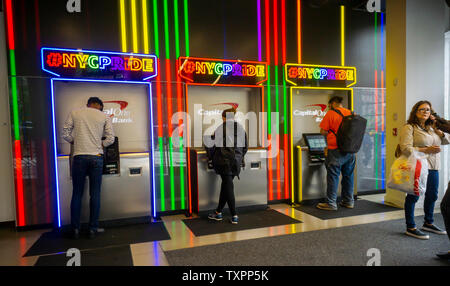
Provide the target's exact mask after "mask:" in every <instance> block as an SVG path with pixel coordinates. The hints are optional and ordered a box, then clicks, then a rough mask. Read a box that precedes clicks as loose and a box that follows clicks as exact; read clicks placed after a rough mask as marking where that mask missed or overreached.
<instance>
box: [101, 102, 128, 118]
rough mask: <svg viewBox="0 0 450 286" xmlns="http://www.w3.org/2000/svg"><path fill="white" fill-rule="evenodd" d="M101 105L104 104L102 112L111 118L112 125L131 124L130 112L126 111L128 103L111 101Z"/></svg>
mask: <svg viewBox="0 0 450 286" xmlns="http://www.w3.org/2000/svg"><path fill="white" fill-rule="evenodd" d="M103 103H104V104H105V108H104V110H103V112H104V113H105V114H107V115H109V116H110V117H111V119H112V123H113V124H118V123H123V124H129V123H133V119H132V118H131V112H130V111H128V110H126V108H127V107H128V102H126V101H120V100H113V101H104V102H103Z"/></svg>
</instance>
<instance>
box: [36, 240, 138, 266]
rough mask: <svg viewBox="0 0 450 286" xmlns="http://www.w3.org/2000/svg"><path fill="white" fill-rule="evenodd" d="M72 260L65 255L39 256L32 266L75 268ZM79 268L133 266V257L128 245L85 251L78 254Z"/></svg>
mask: <svg viewBox="0 0 450 286" xmlns="http://www.w3.org/2000/svg"><path fill="white" fill-rule="evenodd" d="M73 258H74V256H69V257H68V256H67V255H66V254H65V253H63V254H56V255H47V256H41V257H39V259H38V260H37V262H36V264H35V265H34V266H75V265H74V264H73V263H74V262H73ZM68 263H69V265H68ZM79 266H83V267H84V266H133V256H132V254H131V249H130V246H129V245H123V246H118V247H107V248H101V249H94V250H85V251H81V252H80V265H79Z"/></svg>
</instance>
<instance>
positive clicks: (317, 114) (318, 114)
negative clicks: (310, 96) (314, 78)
mask: <svg viewBox="0 0 450 286" xmlns="http://www.w3.org/2000/svg"><path fill="white" fill-rule="evenodd" d="M308 107H316V109H312V108H308ZM317 107H318V108H319V109H317ZM326 109H327V105H326V104H311V105H307V106H305V108H304V109H303V110H297V109H296V110H294V116H301V117H312V118H314V119H315V121H316V122H322V119H323V118H324V116H325V114H326V112H325V110H326Z"/></svg>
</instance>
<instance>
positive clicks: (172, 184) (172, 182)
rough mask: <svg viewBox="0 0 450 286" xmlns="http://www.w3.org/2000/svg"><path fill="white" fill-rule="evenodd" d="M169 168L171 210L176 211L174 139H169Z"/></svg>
mask: <svg viewBox="0 0 450 286" xmlns="http://www.w3.org/2000/svg"><path fill="white" fill-rule="evenodd" d="M169 166H170V199H171V205H170V206H171V208H172V210H175V175H174V172H173V142H172V137H169Z"/></svg>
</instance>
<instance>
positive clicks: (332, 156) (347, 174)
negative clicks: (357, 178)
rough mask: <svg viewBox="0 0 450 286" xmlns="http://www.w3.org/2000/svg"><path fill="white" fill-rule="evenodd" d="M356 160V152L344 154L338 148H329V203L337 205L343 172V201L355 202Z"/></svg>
mask: <svg viewBox="0 0 450 286" xmlns="http://www.w3.org/2000/svg"><path fill="white" fill-rule="evenodd" d="M355 162H356V156H355V154H350V153H346V154H344V153H341V152H340V151H339V150H338V149H335V150H328V156H327V158H326V160H325V166H326V168H327V203H328V204H329V205H332V206H335V207H337V204H336V200H337V190H338V186H339V177H340V175H341V172H342V181H341V184H342V192H341V196H342V201H343V202H345V203H348V204H353V202H354V199H353V171H354V170H355Z"/></svg>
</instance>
